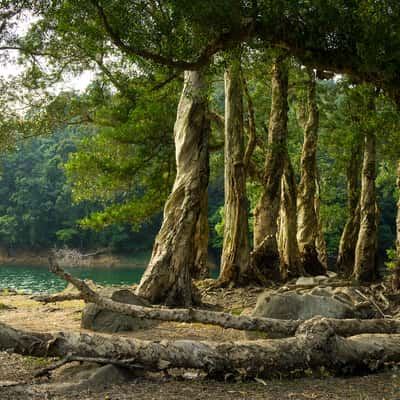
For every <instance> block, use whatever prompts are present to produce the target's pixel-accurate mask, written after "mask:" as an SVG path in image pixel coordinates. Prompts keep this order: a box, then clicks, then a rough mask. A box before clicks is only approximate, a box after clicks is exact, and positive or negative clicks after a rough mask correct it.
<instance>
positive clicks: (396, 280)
mask: <svg viewBox="0 0 400 400" xmlns="http://www.w3.org/2000/svg"><path fill="white" fill-rule="evenodd" d="M396 186H397V191H398V193H399V199H398V201H397V218H396V260H395V267H394V271H393V281H392V282H393V290H396V291H397V290H400V161H399V163H398V166H397V181H396Z"/></svg>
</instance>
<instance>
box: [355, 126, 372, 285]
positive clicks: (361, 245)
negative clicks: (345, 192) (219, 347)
mask: <svg viewBox="0 0 400 400" xmlns="http://www.w3.org/2000/svg"><path fill="white" fill-rule="evenodd" d="M375 177H376V137H375V133H373V132H367V133H366V134H365V146H364V160H363V169H362V179H361V195H360V231H359V234H358V239H357V245H356V251H355V264H354V272H353V277H354V278H355V279H356V281H358V282H371V281H373V280H374V279H375V278H376V273H377V262H376V251H377V242H378V223H377V217H378V210H377V204H376V193H375Z"/></svg>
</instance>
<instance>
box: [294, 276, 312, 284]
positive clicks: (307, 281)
mask: <svg viewBox="0 0 400 400" xmlns="http://www.w3.org/2000/svg"><path fill="white" fill-rule="evenodd" d="M316 284H317V282H316V281H315V280H314V277H312V276H301V277H300V278H298V279H297V281H296V286H314V285H316Z"/></svg>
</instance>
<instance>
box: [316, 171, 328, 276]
mask: <svg viewBox="0 0 400 400" xmlns="http://www.w3.org/2000/svg"><path fill="white" fill-rule="evenodd" d="M315 187H316V193H315V200H314V208H315V214H316V215H317V225H318V226H317V230H318V235H317V239H316V240H315V247H316V248H317V254H318V260H319V261H320V262H321V264H322V265H323V266H324V268H325V269H326V270H327V269H328V254H327V251H326V241H325V236H324V230H323V228H322V220H321V186H320V182H319V177H318V178H317V180H316V181H315Z"/></svg>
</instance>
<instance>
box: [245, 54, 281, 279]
mask: <svg viewBox="0 0 400 400" xmlns="http://www.w3.org/2000/svg"><path fill="white" fill-rule="evenodd" d="M271 85H272V105H271V115H270V119H269V128H268V151H267V156H266V161H265V168H264V185H263V192H262V195H261V198H260V201H259V202H258V204H257V206H256V208H255V210H254V250H253V252H252V254H251V262H252V265H253V267H254V268H255V269H257V270H259V271H260V272H261V273H262V274H263V275H264V276H265V277H266V278H267V279H272V280H279V279H281V274H280V258H279V250H278V243H277V231H278V225H277V221H278V218H279V209H280V197H281V178H282V174H283V165H284V159H285V158H284V157H285V152H286V139H287V120H288V102H287V96H288V67H287V65H286V63H285V61H284V60H282V59H276V60H275V62H274V65H273V67H272V81H271Z"/></svg>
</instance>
